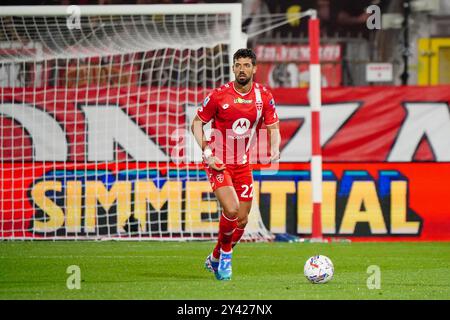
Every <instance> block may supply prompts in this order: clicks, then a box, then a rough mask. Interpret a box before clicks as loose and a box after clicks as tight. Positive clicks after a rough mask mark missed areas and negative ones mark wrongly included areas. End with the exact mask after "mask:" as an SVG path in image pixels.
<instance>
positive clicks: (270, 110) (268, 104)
mask: <svg viewBox="0 0 450 320" xmlns="http://www.w3.org/2000/svg"><path fill="white" fill-rule="evenodd" d="M266 99H267V100H266V101H265V103H264V105H263V117H264V124H265V125H266V126H270V125H272V124H275V123H277V122H278V121H279V120H278V114H277V110H276V107H275V100H274V99H273V96H272V93H271V92H267V95H266Z"/></svg>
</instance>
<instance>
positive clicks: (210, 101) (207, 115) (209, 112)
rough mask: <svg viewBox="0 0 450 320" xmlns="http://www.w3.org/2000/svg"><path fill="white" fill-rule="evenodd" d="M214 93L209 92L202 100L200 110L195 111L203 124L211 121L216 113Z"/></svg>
mask: <svg viewBox="0 0 450 320" xmlns="http://www.w3.org/2000/svg"><path fill="white" fill-rule="evenodd" d="M214 93H215V91H213V92H211V93H210V94H209V95H208V96H207V97H206V98H205V100H203V103H202V105H201V106H200V108H198V109H197V116H198V117H199V118H200V120H202V121H203V122H204V123H207V122H209V121H211V119H213V118H214V116H215V115H216V112H217V102H216V97H215V94H214Z"/></svg>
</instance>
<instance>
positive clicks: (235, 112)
mask: <svg viewBox="0 0 450 320" xmlns="http://www.w3.org/2000/svg"><path fill="white" fill-rule="evenodd" d="M233 73H234V75H235V80H234V81H231V82H229V83H227V84H225V85H223V86H222V87H220V88H217V89H215V90H213V91H212V92H211V93H210V94H209V95H208V96H207V97H206V98H205V100H204V101H203V104H202V106H201V107H200V108H199V109H198V110H197V115H196V117H195V119H194V120H193V122H192V126H191V130H192V133H193V134H194V136H195V139H196V141H197V143H198V144H199V145H200V147H201V148H202V150H203V160H204V166H205V171H206V173H207V175H208V178H209V181H210V183H211V186H212V189H213V191H214V193H215V195H216V197H217V199H218V200H219V202H220V204H221V206H222V208H223V212H222V214H221V216H220V221H219V236H218V241H217V245H216V246H215V248H214V250H213V252H212V253H211V254H210V255H209V256H208V257H207V259H206V262H205V267H206V268H207V269H208V270H209V271H211V272H214V274H215V276H216V278H217V279H218V280H230V279H231V275H232V268H231V258H232V248H233V246H234V245H235V244H236V243H237V242H238V241H239V240H240V238H241V237H242V235H243V233H244V228H245V226H246V224H247V219H248V214H249V212H250V209H251V205H252V199H253V177H252V172H251V167H250V164H249V160H250V159H249V150H250V144H251V142H254V139H253V138H254V136H255V134H257V133H258V130H260V128H261V126H262V123H263V122H264V124H265V125H266V127H267V129H268V132H269V136H270V161H271V162H276V161H278V159H279V157H280V151H279V147H280V133H279V121H278V116H277V113H276V110H275V102H274V99H273V97H272V94H271V93H270V91H269V90H267V89H266V88H265V87H263V86H262V85H260V84H258V83H256V82H254V81H253V76H254V74H255V73H256V55H255V53H254V52H253V51H252V50H251V49H239V50H238V51H236V53H235V54H234V55H233ZM211 120H212V121H213V122H212V134H211V139H210V141H206V139H205V134H204V131H203V126H204V125H205V124H206V123H208V122H209V121H211Z"/></svg>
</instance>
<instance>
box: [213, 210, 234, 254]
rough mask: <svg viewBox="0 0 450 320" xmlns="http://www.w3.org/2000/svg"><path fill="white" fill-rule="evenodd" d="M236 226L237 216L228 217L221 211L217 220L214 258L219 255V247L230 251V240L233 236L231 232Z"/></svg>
mask: <svg viewBox="0 0 450 320" xmlns="http://www.w3.org/2000/svg"><path fill="white" fill-rule="evenodd" d="M236 226H237V218H234V219H230V218H228V217H226V216H225V214H224V213H223V212H222V215H221V216H220V221H219V241H218V242H217V245H216V247H215V248H214V252H213V256H214V258H218V257H220V251H219V250H220V249H222V250H223V251H225V252H230V251H231V241H232V238H233V232H234V230H235V229H236Z"/></svg>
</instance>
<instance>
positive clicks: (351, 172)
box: [0, 86, 450, 241]
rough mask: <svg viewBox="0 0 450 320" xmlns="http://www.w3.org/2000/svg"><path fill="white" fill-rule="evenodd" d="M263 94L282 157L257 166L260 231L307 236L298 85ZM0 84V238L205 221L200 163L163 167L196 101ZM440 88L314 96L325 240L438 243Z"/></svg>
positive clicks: (448, 112)
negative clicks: (269, 166) (272, 168)
mask: <svg viewBox="0 0 450 320" xmlns="http://www.w3.org/2000/svg"><path fill="white" fill-rule="evenodd" d="M272 91H273V95H274V98H275V101H276V105H277V110H278V115H279V118H280V127H281V135H282V145H281V161H282V162H281V164H280V167H279V170H278V171H277V172H276V173H273V174H270V175H268V174H265V173H264V170H258V165H255V172H254V180H255V183H254V190H255V192H254V193H255V196H256V197H257V198H258V200H259V205H260V212H261V216H262V220H263V222H264V224H265V226H266V227H267V228H268V229H269V230H271V231H272V232H274V233H284V232H288V233H292V234H298V235H305V236H308V235H310V233H311V215H312V204H311V183H310V173H309V169H310V168H309V161H310V141H311V127H310V115H309V112H310V110H309V106H308V97H307V91H306V90H305V89H274V90H272ZM0 92H1V96H2V97H3V98H2V101H1V102H0V121H1V123H2V125H1V132H0V133H1V135H0V147H1V149H0V150H1V153H0V159H1V163H0V190H1V192H0V205H1V210H0V237H1V238H9V237H25V238H33V237H36V238H42V237H44V238H45V237H53V236H58V235H61V236H73V237H79V238H83V237H85V236H88V235H89V234H97V235H105V236H114V235H117V234H121V232H125V231H127V230H128V231H127V232H129V230H137V232H138V233H139V236H144V237H145V236H153V233H152V232H154V231H155V232H158V234H161V232H162V231H163V232H166V233H168V234H170V235H172V236H176V235H177V234H183V233H190V234H195V233H199V234H200V233H202V232H211V230H215V228H216V227H217V222H215V221H212V220H211V219H210V218H209V219H208V218H205V213H207V212H206V208H216V209H217V207H216V206H217V204H213V203H215V199H214V198H213V197H211V196H208V197H206V198H205V195H211V194H210V193H211V190H210V186H209V184H208V183H207V181H206V176H205V174H204V171H203V170H202V168H201V166H199V165H198V164H195V163H182V164H180V163H176V162H175V161H173V160H174V157H173V155H174V154H176V152H175V151H174V150H176V149H177V148H178V146H179V143H180V137H182V138H186V140H187V139H188V138H189V136H190V133H189V130H188V128H189V124H190V122H191V121H192V118H193V116H194V115H195V110H196V108H197V107H198V106H199V104H200V103H201V101H202V99H203V98H204V97H202V96H198V95H195V94H194V93H191V94H189V95H188V96H187V99H186V97H184V98H183V99H180V96H179V95H176V94H174V93H172V91H170V90H167V91H163V92H160V93H159V94H158V95H157V94H155V90H152V89H151V88H130V89H128V90H112V89H110V90H101V89H85V90H83V89H78V90H76V91H75V90H69V91H67V90H58V89H57V88H54V89H52V90H49V89H47V90H40V89H23V88H19V89H1V88H0ZM449 93H450V87H445V86H441V87H420V88H419V87H400V88H399V87H364V88H336V89H331V88H330V89H326V90H323V99H322V101H323V108H322V118H321V120H322V122H321V125H322V128H321V130H322V131H321V134H322V135H321V142H322V148H323V160H324V166H323V170H324V171H323V204H322V209H323V210H322V230H323V233H324V234H325V235H328V236H331V237H345V238H351V239H353V240H361V241H376V240H386V241H391V240H392V241H403V240H408V241H411V240H413V241H416V240H417V241H432V240H447V241H448V240H450V201H448V199H450V183H449V181H450V138H449V137H450V109H449V103H450V94H449ZM179 101H188V102H183V103H179ZM175 133H176V134H175ZM197 160H198V158H197ZM161 177H164V178H161ZM186 177H190V178H189V179H188V178H186ZM137 199H140V200H141V201H137ZM194 203H196V204H198V203H201V204H202V205H201V206H200V207H199V206H197V205H193V204H194ZM161 221H163V223H161ZM187 221H189V223H186V222H187ZM155 226H157V227H158V228H159V229H157V230H156V229H154V228H155Z"/></svg>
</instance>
